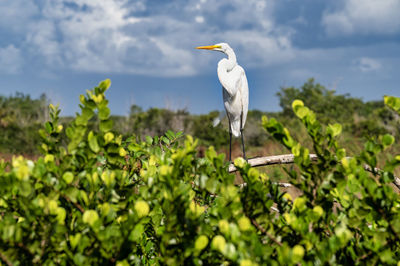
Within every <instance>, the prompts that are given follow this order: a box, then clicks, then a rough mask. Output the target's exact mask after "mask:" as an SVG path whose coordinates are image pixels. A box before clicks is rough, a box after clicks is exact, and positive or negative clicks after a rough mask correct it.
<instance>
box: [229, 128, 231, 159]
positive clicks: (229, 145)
mask: <svg viewBox="0 0 400 266" xmlns="http://www.w3.org/2000/svg"><path fill="white" fill-rule="evenodd" d="M231 156H232V131H231V129H230V128H229V162H232V158H231Z"/></svg>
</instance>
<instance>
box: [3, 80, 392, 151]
mask: <svg viewBox="0 0 400 266" xmlns="http://www.w3.org/2000/svg"><path fill="white" fill-rule="evenodd" d="M278 96H279V101H280V105H281V107H282V112H276V113H264V112H262V111H259V110H250V111H249V114H248V119H247V123H246V127H245V142H246V144H247V147H248V149H249V155H250V157H252V156H261V155H266V154H280V153H282V152H286V151H285V150H284V148H283V147H281V146H279V145H277V144H276V142H275V141H274V140H273V139H271V138H270V137H269V136H268V135H267V134H265V130H264V129H263V127H262V125H261V117H262V116H263V115H268V116H269V117H274V118H276V119H278V120H279V121H282V122H284V123H285V124H286V125H287V127H289V128H291V129H292V130H293V132H294V133H293V134H294V137H295V138H296V139H299V140H300V141H302V142H303V143H304V144H305V145H306V146H307V147H308V148H310V149H312V145H311V141H310V139H308V138H307V137H306V136H307V132H306V130H305V129H304V127H302V125H301V123H300V122H299V121H298V120H297V119H296V118H295V117H294V114H293V111H292V109H291V103H292V102H293V100H295V99H300V100H302V101H303V102H304V103H305V105H306V106H308V107H309V108H310V109H312V110H314V111H315V112H316V114H317V118H318V119H319V120H320V121H321V122H322V123H323V124H329V123H340V124H342V127H343V134H342V135H341V137H340V139H339V143H341V144H342V145H343V146H345V147H346V148H347V150H348V152H349V154H357V153H359V152H360V151H361V149H362V143H363V142H364V140H365V139H366V138H369V137H377V136H379V135H382V134H385V133H389V134H391V135H393V136H395V137H400V130H399V127H398V120H399V116H398V115H396V113H395V112H393V111H392V110H390V109H389V108H387V107H385V105H384V103H383V101H376V102H363V101H362V100H360V99H357V98H352V97H350V96H348V95H337V94H336V93H335V92H334V91H332V90H327V89H326V88H325V87H323V86H322V85H320V84H318V83H315V82H314V80H313V79H310V80H309V81H307V82H306V83H305V84H304V85H303V86H302V87H301V88H293V87H290V88H282V89H281V91H280V92H279V93H278ZM47 106H48V100H47V98H46V97H45V96H42V97H41V98H40V99H39V100H33V99H31V98H29V97H28V96H25V95H22V94H17V95H15V96H12V97H0V153H3V154H25V155H38V149H37V146H38V145H39V141H40V139H39V137H38V135H37V134H36V132H37V130H38V129H39V128H40V126H41V125H42V124H43V123H44V122H45V121H46V119H47V118H48V111H47ZM219 117H220V113H219V112H218V111H213V112H210V113H209V114H204V115H191V114H190V113H188V112H187V111H185V110H178V111H171V110H167V109H159V108H150V109H148V110H142V109H141V108H140V107H139V106H135V105H133V106H131V111H130V114H129V116H126V117H124V116H111V117H110V119H111V120H112V121H113V124H114V127H113V130H114V132H116V133H117V134H121V135H123V137H129V136H136V137H137V140H144V139H145V137H146V136H152V137H154V136H161V135H164V134H165V132H167V131H168V130H171V131H173V132H178V131H182V132H184V133H185V134H188V135H192V136H193V137H194V138H196V139H199V145H200V146H206V147H207V146H210V145H213V146H214V147H215V148H216V150H217V151H226V149H227V146H228V131H227V129H228V121H227V118H226V116H225V117H224V118H222V121H221V123H219V124H218V125H217V126H215V127H214V126H213V122H214V120H215V119H218V118H219ZM72 120H73V118H72V117H61V118H60V123H61V124H62V125H63V126H64V127H68V125H69V124H70V122H71V121H72ZM96 123H97V122H96V120H95V119H91V120H89V122H88V127H89V128H91V129H93V128H95V127H96V126H98V125H97V124H96ZM67 140H68V139H67V136H66V135H65V134H64V133H62V135H61V140H60V141H61V142H62V143H64V145H66V143H67ZM238 144H239V142H237V145H236V146H234V155H236V156H239V155H240V154H241V153H240V149H239V145H238ZM235 147H236V149H235ZM396 147H399V146H396Z"/></svg>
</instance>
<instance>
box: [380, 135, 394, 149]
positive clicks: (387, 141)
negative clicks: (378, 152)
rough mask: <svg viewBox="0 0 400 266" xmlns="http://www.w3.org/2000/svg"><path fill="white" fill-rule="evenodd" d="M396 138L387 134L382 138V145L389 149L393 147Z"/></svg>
mask: <svg viewBox="0 0 400 266" xmlns="http://www.w3.org/2000/svg"><path fill="white" fill-rule="evenodd" d="M394 140H395V139H394V137H393V136H392V135H390V134H385V135H384V136H383V137H382V144H383V145H384V146H386V147H388V146H390V145H392V144H393V143H394Z"/></svg>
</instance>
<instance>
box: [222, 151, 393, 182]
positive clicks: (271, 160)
mask: <svg viewBox="0 0 400 266" xmlns="http://www.w3.org/2000/svg"><path fill="white" fill-rule="evenodd" d="M346 158H348V159H351V157H346ZM310 160H311V161H316V160H318V156H317V155H316V154H310ZM248 163H249V164H250V166H251V167H259V166H267V165H274V164H292V163H294V155H293V154H283V155H274V156H265V157H256V158H252V159H249V160H248ZM364 169H365V170H366V171H368V172H371V173H374V174H378V175H381V174H380V172H382V170H381V169H379V168H374V169H372V168H371V167H370V166H369V165H367V164H365V165H364ZM228 171H229V173H233V172H236V171H237V169H236V167H235V165H234V164H233V163H231V164H230V165H229V168H228ZM392 183H393V184H394V185H395V186H396V187H397V188H398V189H400V178H399V177H397V176H395V177H394V180H393V182H392ZM278 185H279V186H283V187H291V186H292V185H291V184H289V183H278Z"/></svg>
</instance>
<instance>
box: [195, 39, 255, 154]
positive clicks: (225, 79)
mask: <svg viewBox="0 0 400 266" xmlns="http://www.w3.org/2000/svg"><path fill="white" fill-rule="evenodd" d="M196 49H205V50H212V51H218V52H222V53H224V54H226V55H227V56H228V58H223V59H222V60H221V61H219V62H218V68H217V73H218V78H219V81H220V82H221V85H222V95H223V99H224V106H225V110H226V114H227V115H228V120H229V161H231V154H232V134H233V135H234V136H235V137H239V136H240V137H241V138H242V150H243V157H244V158H245V159H246V152H245V147H244V139H243V128H244V124H245V123H246V117H247V111H248V107H249V86H248V84H247V78H246V73H245V72H244V69H243V68H242V67H241V66H239V65H238V63H237V61H236V55H235V52H234V51H233V49H232V48H231V47H230V46H229V44H227V43H218V44H215V45H209V46H199V47H196Z"/></svg>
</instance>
